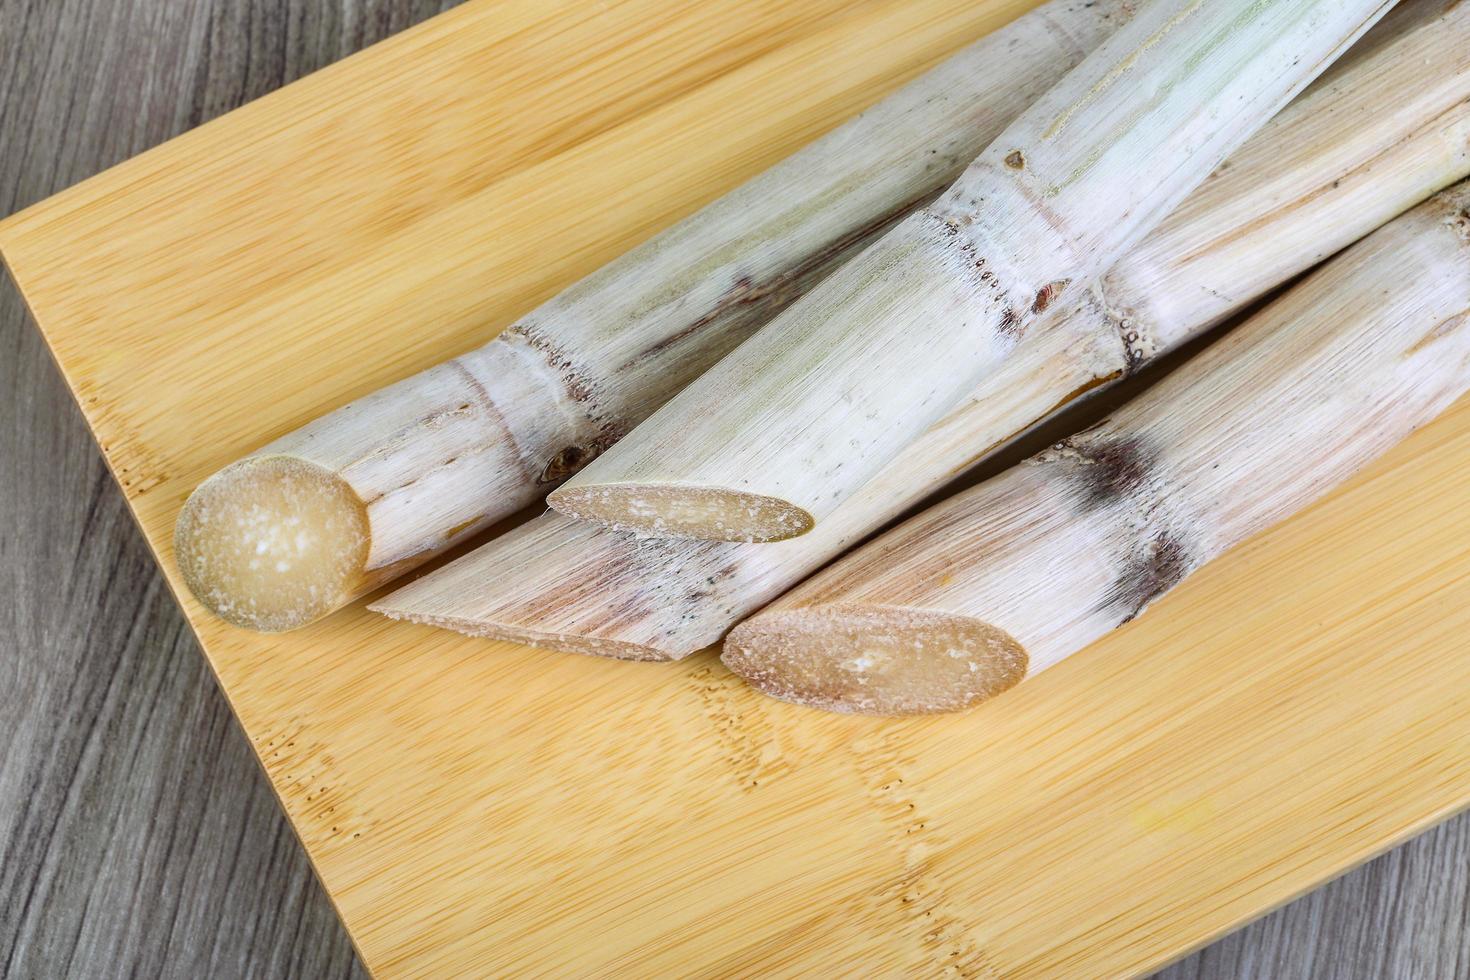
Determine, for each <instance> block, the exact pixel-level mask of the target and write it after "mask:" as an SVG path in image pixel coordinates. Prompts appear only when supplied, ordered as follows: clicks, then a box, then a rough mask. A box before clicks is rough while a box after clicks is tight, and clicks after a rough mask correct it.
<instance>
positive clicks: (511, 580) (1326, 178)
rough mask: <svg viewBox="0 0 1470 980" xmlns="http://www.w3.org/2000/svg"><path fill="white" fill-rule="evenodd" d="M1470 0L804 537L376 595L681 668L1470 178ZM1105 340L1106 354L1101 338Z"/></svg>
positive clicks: (541, 557)
mask: <svg viewBox="0 0 1470 980" xmlns="http://www.w3.org/2000/svg"><path fill="white" fill-rule="evenodd" d="M1466 36H1470V4H1460V5H1458V6H1456V7H1454V8H1453V9H1451V10H1448V11H1445V10H1444V8H1443V4H1441V3H1439V2H1438V0H1412V2H1410V3H1407V4H1404V5H1403V6H1402V7H1401V8H1400V9H1399V10H1398V11H1396V12H1395V14H1394V15H1393V17H1392V18H1391V20H1389V21H1385V22H1384V23H1383V24H1381V25H1379V26H1378V27H1376V28H1375V29H1374V30H1373V31H1372V32H1371V33H1370V34H1369V35H1368V36H1367V37H1366V38H1364V40H1363V41H1362V42H1361V43H1360V44H1359V45H1358V47H1357V48H1356V49H1355V50H1354V51H1353V52H1351V53H1350V54H1349V55H1348V56H1347V57H1345V58H1344V59H1343V60H1342V61H1341V62H1339V63H1338V65H1336V66H1334V68H1333V70H1332V71H1331V72H1329V73H1328V74H1327V75H1325V76H1324V77H1323V78H1321V79H1320V80H1319V81H1318V82H1317V83H1316V84H1315V85H1314V86H1313V87H1312V88H1311V89H1310V90H1308V91H1307V92H1305V93H1303V95H1302V96H1300V97H1299V98H1298V99H1297V100H1296V101H1295V102H1293V103H1292V104H1291V105H1290V106H1288V107H1287V108H1286V109H1284V110H1283V111H1282V112H1281V113H1280V114H1279V115H1277V116H1276V118H1275V119H1273V120H1272V121H1271V122H1270V123H1268V124H1267V125H1266V126H1265V127H1264V128H1263V129H1262V130H1261V131H1260V132H1259V133H1258V134H1257V135H1256V136H1255V137H1253V138H1252V139H1251V140H1250V142H1248V143H1247V144H1246V145H1245V146H1243V147H1242V148H1241V149H1240V150H1239V151H1237V152H1236V153H1235V154H1233V155H1232V156H1231V158H1230V160H1229V161H1228V163H1227V165H1226V166H1224V167H1222V168H1221V169H1220V170H1219V171H1218V172H1217V173H1216V174H1215V175H1214V176H1212V177H1211V178H1210V179H1209V180H1207V181H1206V182H1205V184H1204V185H1203V186H1202V187H1201V188H1200V189H1199V190H1198V191H1197V192H1196V193H1195V194H1194V195H1193V196H1191V198H1190V199H1189V200H1188V201H1186V202H1185V204H1184V205H1183V206H1181V207H1180V208H1179V209H1178V210H1176V211H1175V213H1174V214H1173V215H1171V216H1170V217H1169V218H1168V219H1167V220H1166V221H1165V222H1164V223H1163V224H1161V225H1160V226H1159V227H1158V228H1157V229H1156V230H1155V231H1154V232H1153V233H1152V234H1151V235H1150V236H1149V237H1148V238H1147V239H1145V240H1144V241H1143V242H1142V243H1141V244H1140V245H1139V246H1138V247H1137V248H1135V249H1134V250H1133V251H1132V252H1131V253H1130V254H1129V255H1128V256H1127V257H1125V258H1124V260H1123V261H1122V262H1120V263H1119V264H1118V265H1117V266H1116V267H1114V269H1113V270H1112V271H1111V272H1110V274H1109V275H1108V276H1106V277H1105V278H1104V279H1103V280H1101V281H1100V283H1099V284H1098V286H1097V288H1096V289H1095V290H1094V291H1093V292H1092V293H1090V294H1089V297H1088V301H1087V303H1086V305H1085V306H1084V307H1083V308H1082V309H1080V310H1078V311H1076V312H1075V313H1073V314H1071V315H1070V316H1069V317H1067V318H1066V319H1062V320H1059V322H1058V323H1057V324H1055V326H1054V327H1052V328H1049V330H1048V331H1047V332H1045V333H1042V334H1040V335H1039V336H1038V341H1039V343H1038V345H1037V346H1036V348H1034V350H1033V351H1032V352H1031V354H1030V356H1029V357H1028V358H1026V359H1024V360H1023V359H1016V360H1013V361H1012V362H1009V363H1008V364H1007V366H1006V368H1005V369H1004V370H1003V371H1001V372H999V373H998V374H996V375H994V376H992V377H991V378H989V379H987V380H986V382H984V383H983V384H982V385H981V386H980V387H978V388H977V389H976V390H975V391H973V392H972V393H971V395H970V396H969V397H968V398H967V399H966V400H965V401H964V402H963V403H962V404H961V405H960V406H959V407H958V408H956V409H955V410H954V411H953V412H951V413H950V414H949V415H948V416H946V418H945V419H944V420H942V421H941V422H940V423H939V424H938V425H936V426H934V427H933V428H931V429H930V431H929V432H928V433H926V434H925V436H924V437H923V438H922V439H920V440H919V441H918V442H917V443H915V444H914V445H913V446H912V447H910V448H909V449H908V450H906V451H905V452H904V453H903V454H902V455H901V456H900V457H899V458H898V459H897V460H895V462H894V463H893V464H892V465H890V466H889V467H887V468H885V469H884V470H883V472H882V473H880V475H879V476H878V477H877V478H875V479H874V480H873V481H871V482H870V483H869V484H868V485H867V486H865V487H863V488H862V490H861V491H859V492H858V493H857V494H856V495H854V496H853V497H852V498H851V499H850V500H848V501H847V502H846V503H844V504H843V505H842V506H841V507H839V508H838V509H837V510H836V511H834V512H833V513H832V515H831V516H829V517H828V518H827V519H826V520H824V521H823V522H821V523H820V524H819V525H818V526H817V527H816V528H815V529H814V530H813V531H811V532H810V533H809V534H806V535H802V536H801V537H798V538H792V539H789V540H786V541H780V542H775V543H769V544H738V543H728V542H714V541H696V540H689V539H671V538H640V537H638V536H634V535H630V534H625V533H619V532H614V531H610V530H607V529H605V528H601V527H598V526H596V525H594V524H591V523H588V522H579V521H573V520H570V519H568V518H565V517H562V516H560V515H557V514H548V515H545V516H543V517H540V518H537V519H536V520H534V521H531V522H529V523H528V524H526V525H523V526H522V527H520V528H519V529H517V530H515V531H512V532H510V533H509V534H506V535H503V536H501V537H500V538H497V539H496V540H494V541H492V542H490V543H489V544H487V545H485V546H483V547H481V548H480V549H478V550H477V551H474V552H472V553H471V554H469V555H466V556H464V557H463V558H460V559H459V560H457V561H455V562H453V563H451V564H449V565H447V566H445V567H444V568H442V569H439V570H438V571H436V572H434V573H433V574H431V575H428V576H426V577H424V578H422V579H420V580H418V581H417V582H414V583H411V584H409V585H407V586H405V587H403V588H401V589H399V590H397V591H395V592H394V593H392V594H391V595H389V596H387V597H385V598H383V599H381V600H379V602H378V603H377V604H375V605H374V606H373V608H374V609H375V610H377V611H379V612H382V613H384V614H386V615H389V616H392V617H395V618H399V619H406V620H411V621H416V622H421V623H427V624H431V625H436V626H441V627H445V628H449V629H455V630H459V631H461V632H464V633H468V634H471V635H477V636H486V637H493V638H497V639H505V640H512V641H517V642H522V643H531V644H536V645H542V646H550V647H554V648H558V649H562V650H569V651H575V652H579V653H587V654H596V655H602V656H612V657H620V658H624V659H635V660H677V659H679V658H681V657H684V656H687V655H688V654H690V653H692V652H694V651H696V650H699V649H702V648H703V647H706V646H708V645H709V644H712V643H715V642H718V641H719V640H720V639H721V637H723V636H724V635H725V633H726V632H727V631H728V630H729V629H730V627H732V626H733V625H734V624H735V623H736V622H738V621H739V620H741V619H743V618H745V617H746V616H748V615H750V614H751V613H753V612H755V611H756V610H757V609H759V608H760V607H761V606H763V605H765V604H766V603H767V602H769V601H771V600H772V599H774V598H776V597H777V596H779V595H780V594H781V593H783V592H785V591H787V590H788V589H790V588H791V587H792V586H794V585H796V584H797V583H798V582H800V581H801V580H802V579H803V578H805V577H806V576H807V575H809V574H810V573H811V572H813V571H815V570H816V569H817V568H820V567H821V566H822V565H824V564H827V563H828V562H830V561H832V560H833V559H834V558H836V557H838V556H839V555H840V554H842V552H844V551H845V550H847V549H848V548H850V547H852V546H853V545H854V544H856V543H858V542H860V541H861V540H862V539H864V538H866V537H867V536H868V535H870V534H872V533H873V532H874V531H876V530H878V529H879V528H881V527H882V526H883V525H885V524H887V523H889V522H890V521H892V520H894V519H895V518H896V517H898V516H900V515H901V514H903V513H904V512H906V511H907V510H908V509H909V508H911V507H913V506H914V505H916V504H917V503H919V502H920V501H922V500H924V499H925V498H927V497H930V496H932V495H933V494H934V493H936V492H938V491H939V490H941V488H943V487H944V486H945V485H946V484H948V483H950V482H951V481H952V480H953V479H955V478H956V477H957V476H958V475H960V474H962V473H963V472H965V471H967V470H968V469H970V468H972V467H973V466H974V465H976V464H978V463H979V462H980V461H981V460H983V459H984V458H986V456H987V455H988V452H989V450H990V449H991V448H992V447H994V446H996V445H998V444H1001V443H1004V442H1006V441H1007V440H1009V439H1011V438H1012V437H1014V436H1016V435H1017V434H1019V433H1020V432H1022V431H1023V430H1025V429H1027V428H1028V427H1029V426H1031V425H1032V424H1033V423H1035V422H1036V421H1038V420H1039V419H1042V418H1044V417H1046V416H1047V415H1049V414H1051V413H1053V412H1055V411H1057V410H1059V409H1060V408H1062V407H1063V406H1065V405H1067V404H1069V403H1070V402H1072V401H1074V400H1075V399H1076V398H1078V397H1081V393H1084V392H1092V391H1102V390H1105V389H1106V388H1107V387H1108V386H1109V385H1111V384H1113V383H1115V381H1116V380H1117V379H1118V378H1120V377H1123V376H1125V375H1127V374H1129V373H1131V372H1132V371H1134V370H1135V369H1137V368H1138V367H1139V366H1141V365H1143V364H1146V363H1148V362H1149V361H1151V360H1152V359H1153V358H1155V357H1157V356H1162V355H1163V354H1165V353H1166V352H1168V351H1170V350H1172V349H1174V348H1176V347H1178V346H1179V345H1181V344H1183V343H1186V342H1188V341H1189V340H1191V339H1193V338H1195V337H1197V336H1199V335H1200V334H1202V333H1203V332H1204V330H1205V329H1206V328H1208V327H1209V326H1210V325H1211V324H1212V323H1214V322H1215V321H1218V320H1219V319H1220V318H1222V317H1224V316H1227V315H1229V314H1231V313H1233V312H1235V311H1236V310H1239V309H1241V308H1244V307H1245V306H1247V305H1248V304H1250V303H1251V302H1253V301H1255V300H1256V299H1257V298H1259V297H1260V296H1262V295H1264V294H1265V293H1266V292H1268V291H1270V290H1271V289H1273V288H1275V287H1276V286H1278V285H1279V284H1281V283H1282V282H1284V281H1286V280H1288V279H1290V278H1292V277H1294V276H1296V275H1297V274H1299V273H1300V272H1302V271H1304V270H1305V269H1307V268H1309V267H1310V266H1312V265H1315V264H1316V263H1317V262H1318V261H1319V260H1321V259H1322V258H1325V257H1326V256H1328V255H1331V254H1333V253H1335V252H1337V251H1338V250H1340V249H1341V248H1343V247H1345V246H1346V245H1348V244H1350V243H1351V242H1352V241H1354V240H1356V239H1357V238H1359V237H1361V236H1362V235H1364V234H1366V233H1368V232H1369V231H1371V230H1372V229H1374V228H1375V227H1377V226H1378V225H1380V224H1382V223H1383V222H1385V221H1388V220H1390V219H1391V218H1393V217H1394V216H1395V215H1397V214H1399V213H1401V212H1402V211H1404V210H1406V209H1408V208H1410V207H1413V206H1414V205H1415V204H1417V203H1419V202H1420V201H1422V200H1423V199H1424V198H1426V197H1428V196H1430V195H1431V194H1433V193H1434V192H1436V191H1438V190H1440V189H1442V188H1443V187H1445V186H1447V185H1449V184H1451V183H1453V182H1454V181H1456V180H1458V179H1460V178H1461V177H1464V176H1465V175H1466V174H1470V48H1467V46H1466V45H1465V44H1463V43H1462V41H1463V38H1465V37H1466ZM1099 340H1101V343H1099Z"/></svg>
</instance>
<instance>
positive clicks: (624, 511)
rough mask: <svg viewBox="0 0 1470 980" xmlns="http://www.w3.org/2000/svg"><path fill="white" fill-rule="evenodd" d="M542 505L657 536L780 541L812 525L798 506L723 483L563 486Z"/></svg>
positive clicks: (603, 523) (590, 519)
mask: <svg viewBox="0 0 1470 980" xmlns="http://www.w3.org/2000/svg"><path fill="white" fill-rule="evenodd" d="M547 503H549V504H550V505H551V507H552V509H554V510H556V511H559V512H560V513H562V514H565V515H566V516H568V517H570V518H573V519H574V520H579V521H592V522H594V523H597V524H601V525H603V526H605V527H610V528H613V529H615V530H618V531H631V532H632V533H634V534H640V535H645V536H648V537H657V538H695V539H698V540H701V541H738V542H747V543H756V542H766V541H784V540H786V539H787V538H794V537H796V536H798V535H801V534H805V533H806V532H808V531H810V530H811V529H812V528H813V527H814V526H815V525H816V520H815V519H814V518H813V517H812V515H811V514H810V513H808V512H807V511H806V510H805V509H803V508H801V507H797V506H795V505H793V504H790V503H788V502H786V501H784V500H780V499H778V498H776V497H768V496H765V495H763V494H758V493H746V492H744V491H741V490H730V489H726V488H724V487H695V486H680V485H677V484H664V483H660V484H647V483H595V484H591V485H587V486H567V487H562V488H561V489H560V490H557V491H556V492H555V493H553V494H552V495H551V496H550V497H549V498H547Z"/></svg>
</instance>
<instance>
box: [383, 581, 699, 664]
mask: <svg viewBox="0 0 1470 980" xmlns="http://www.w3.org/2000/svg"><path fill="white" fill-rule="evenodd" d="M409 588H412V586H410V587H409ZM396 595H397V593H394V594H393V595H390V596H388V597H387V598H385V599H383V600H382V601H381V602H375V603H373V604H372V605H370V606H368V609H370V610H371V611H373V612H375V613H380V614H381V615H384V616H387V617H388V618H389V619H397V620H400V621H402V622H406V623H418V624H419V625H420V626H433V627H435V628H436V629H441V630H451V631H453V632H455V633H463V634H464V635H466V636H474V637H478V638H480V639H483V640H501V641H503V642H505V643H519V644H520V645H522V646H528V647H541V648H543V649H546V650H557V651H560V652H562V653H577V654H581V655H582V656H586V657H604V658H608V659H612V660H636V661H649V662H654V661H656V662H667V661H670V660H678V659H680V655H675V654H672V653H670V652H669V651H667V650H660V649H658V648H656V647H651V646H644V645H642V644H640V643H628V642H626V641H624V640H605V639H602V638H600V637H596V636H590V635H583V634H577V633H550V632H547V631H545V630H530V629H522V628H520V627H516V626H507V625H505V624H503V623H495V622H487V621H485V620H480V619H467V618H464V617H461V616H439V615H434V614H430V613H424V612H421V611H418V610H413V609H406V608H404V607H403V606H400V605H397V604H396V603H395V601H394V600H395V596H396Z"/></svg>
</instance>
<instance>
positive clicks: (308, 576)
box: [174, 456, 370, 633]
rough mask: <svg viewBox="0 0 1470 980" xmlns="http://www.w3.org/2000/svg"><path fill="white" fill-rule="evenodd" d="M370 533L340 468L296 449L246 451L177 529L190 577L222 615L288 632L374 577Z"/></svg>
mask: <svg viewBox="0 0 1470 980" xmlns="http://www.w3.org/2000/svg"><path fill="white" fill-rule="evenodd" d="M369 543H370V535H369V531H368V520H367V513H366V510H365V508H364V507H363V504H362V501H361V500H359V499H358V496H357V494H356V493H354V492H353V490H352V488H351V487H349V486H348V485H347V482H346V481H345V480H343V479H342V478H341V477H340V476H337V475H336V474H335V473H333V472H331V471H330V470H328V469H325V468H324V467H321V466H317V465H316V464H314V463H309V462H307V461H305V460H301V459H297V458H295V457H290V456H264V457H251V458H248V459H243V460H241V461H240V462H238V463H235V464H233V465H231V466H228V467H226V468H225V469H223V470H221V471H220V472H218V473H216V474H215V475H214V476H212V477H210V478H209V479H208V480H206V481H205V482H204V483H202V484H200V486H199V488H198V489H197V490H195V491H194V493H193V494H192V495H190V497H189V500H188V502H187V503H185V504H184V509H183V511H182V512H181V513H180V514H179V520H178V523H177V524H176V525H175V528H174V548H175V553H176V556H177V560H178V564H179V570H180V571H182V572H183V574H184V582H185V583H186V584H187V585H188V586H189V591H191V592H193V593H194V595H195V597H196V598H198V599H199V601H200V602H202V603H204V605H205V606H207V607H208V608H209V610H210V612H212V613H214V614H215V615H216V616H219V617H220V618H221V619H224V620H226V621H228V622H231V623H234V624H235V625H236V626H244V627H247V628H249V629H254V630H260V631H262V632H267V633H279V632H283V631H285V630H290V629H295V628H296V627H298V626H305V625H306V624H308V623H310V622H312V621H314V620H317V619H320V618H321V617H322V616H325V615H326V614H327V613H330V612H332V611H333V610H335V609H337V608H339V607H341V606H343V605H345V604H346V603H347V602H349V601H351V600H352V599H353V598H355V597H356V596H357V595H358V594H359V592H360V591H361V590H362V588H363V587H364V585H365V578H364V571H363V569H364V565H365V563H366V561H367V556H368V546H369Z"/></svg>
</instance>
